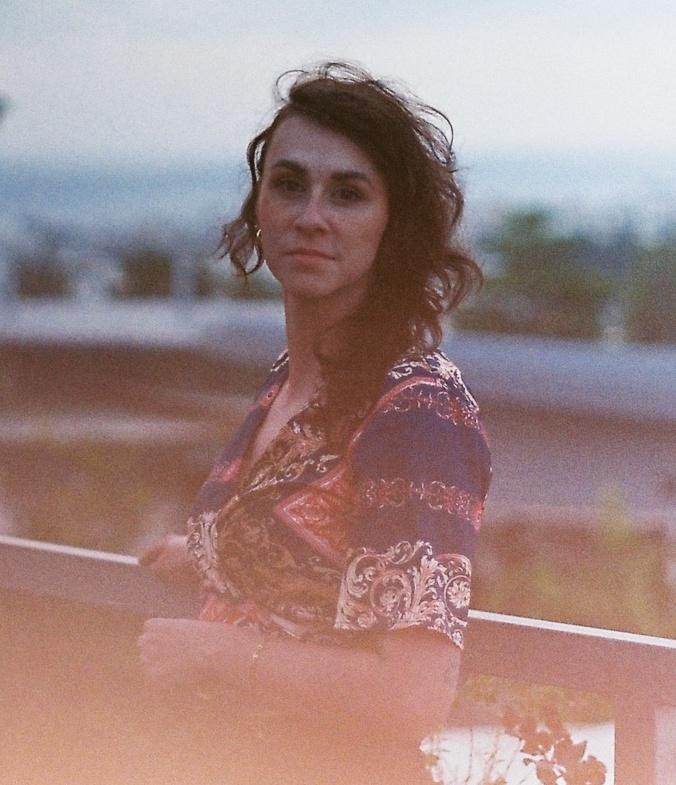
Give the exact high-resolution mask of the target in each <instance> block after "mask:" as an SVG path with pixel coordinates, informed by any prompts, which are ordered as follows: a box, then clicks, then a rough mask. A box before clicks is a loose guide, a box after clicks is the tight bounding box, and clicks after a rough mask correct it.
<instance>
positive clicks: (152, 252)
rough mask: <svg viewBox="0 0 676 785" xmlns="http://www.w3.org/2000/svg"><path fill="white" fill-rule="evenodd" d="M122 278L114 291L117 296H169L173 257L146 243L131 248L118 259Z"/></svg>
mask: <svg viewBox="0 0 676 785" xmlns="http://www.w3.org/2000/svg"><path fill="white" fill-rule="evenodd" d="M120 263H121V266H122V271H123V276H124V277H123V280H122V283H121V284H120V287H119V289H118V290H117V291H116V292H115V294H116V295H117V296H118V297H125V298H126V297H130V298H135V297H143V298H145V297H169V296H170V295H171V282H172V274H171V271H172V265H173V264H174V259H173V257H172V256H171V255H170V254H169V253H168V252H166V251H162V250H160V249H158V248H154V247H151V246H148V245H140V246H138V247H134V248H131V249H129V250H127V251H125V252H124V253H123V254H122V258H121V260H120Z"/></svg>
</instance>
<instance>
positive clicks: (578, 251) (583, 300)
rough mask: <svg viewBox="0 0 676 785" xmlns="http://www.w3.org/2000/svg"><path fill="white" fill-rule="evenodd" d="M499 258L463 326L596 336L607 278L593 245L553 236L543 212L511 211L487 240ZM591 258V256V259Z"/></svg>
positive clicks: (575, 238) (579, 239) (573, 237)
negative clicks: (494, 272)
mask: <svg viewBox="0 0 676 785" xmlns="http://www.w3.org/2000/svg"><path fill="white" fill-rule="evenodd" d="M482 246H483V248H484V249H485V250H487V251H489V252H491V253H493V254H495V255H496V256H497V257H498V259H499V260H500V261H501V262H502V271H501V272H500V274H499V275H498V276H497V277H496V278H493V279H489V281H488V282H487V285H486V287H485V292H484V293H483V295H482V296H480V297H479V298H477V300H476V304H475V306H474V310H468V311H465V312H464V313H462V315H461V317H460V322H461V324H462V325H463V326H466V327H470V328H472V327H474V328H477V329H489V330H496V331H501V332H513V333H536V334H540V335H551V336H561V337H570V338H596V337H598V336H599V334H600V326H599V314H600V311H601V308H602V306H603V303H604V301H605V300H606V298H607V297H608V295H609V293H610V288H611V287H610V282H609V281H608V279H607V278H605V277H604V276H603V275H602V274H601V273H600V272H599V271H598V269H596V268H595V267H594V264H593V259H594V256H595V252H596V250H597V249H596V247H595V246H594V244H593V243H592V242H591V241H590V240H589V239H587V238H585V237H582V236H579V235H564V234H557V233H556V232H555V231H554V229H553V228H552V219H551V216H550V214H549V213H547V212H545V211H528V212H515V213H511V214H509V215H508V216H507V217H506V218H505V220H504V221H503V223H502V225H501V226H500V227H499V228H498V230H497V231H496V232H495V233H494V234H492V235H491V236H489V237H487V238H485V240H484V241H483V243H482ZM590 260H592V261H591V262H590Z"/></svg>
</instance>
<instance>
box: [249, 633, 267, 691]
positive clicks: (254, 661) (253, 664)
mask: <svg viewBox="0 0 676 785" xmlns="http://www.w3.org/2000/svg"><path fill="white" fill-rule="evenodd" d="M264 648H265V638H264V639H263V640H262V641H260V642H259V643H258V645H257V646H256V648H255V649H254V652H253V654H252V655H251V661H250V663H249V686H250V687H251V689H252V690H253V689H255V687H256V681H257V679H256V674H257V672H258V660H259V658H260V656H261V652H262V651H263V649H264Z"/></svg>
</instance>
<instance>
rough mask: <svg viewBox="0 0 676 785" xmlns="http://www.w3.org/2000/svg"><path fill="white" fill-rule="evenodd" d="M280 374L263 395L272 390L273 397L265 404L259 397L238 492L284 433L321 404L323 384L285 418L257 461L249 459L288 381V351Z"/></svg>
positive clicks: (241, 463) (243, 456)
mask: <svg viewBox="0 0 676 785" xmlns="http://www.w3.org/2000/svg"><path fill="white" fill-rule="evenodd" d="M279 371H280V372H281V373H280V376H279V377H278V378H276V379H273V380H272V381H271V383H270V385H269V386H268V390H267V391H266V393H264V394H263V395H269V394H270V392H273V395H272V397H271V398H269V399H268V400H266V401H265V405H263V404H262V403H261V397H259V399H258V402H257V409H256V413H257V414H258V417H256V419H255V421H254V423H253V427H252V429H251V432H250V433H249V434H248V439H247V443H246V446H245V447H244V450H243V451H242V453H241V454H240V466H239V470H238V472H237V478H236V487H237V493H238V494H240V493H243V492H244V491H246V490H247V487H248V485H249V484H250V480H251V477H252V476H253V474H254V470H255V469H256V467H257V466H259V464H260V463H261V461H262V460H263V459H264V458H265V457H266V456H267V455H268V453H269V452H270V451H271V450H272V448H273V447H274V446H275V445H276V444H277V443H278V442H279V440H280V439H281V438H282V435H283V434H284V433H286V432H287V431H288V430H289V429H290V428H291V426H292V424H293V423H294V422H297V421H298V420H299V418H301V417H302V416H303V415H304V414H305V413H306V412H307V411H308V410H309V409H310V408H315V407H317V406H318V404H319V398H320V396H321V389H322V388H321V386H320V387H319V388H318V389H317V390H316V391H315V392H314V394H313V395H312V396H311V397H310V398H309V399H308V401H307V402H306V403H305V405H304V406H303V407H302V408H301V409H299V410H298V411H297V412H294V413H293V414H292V415H291V416H290V417H289V418H288V419H287V420H285V421H284V422H283V423H282V425H281V426H280V427H279V429H278V430H277V432H276V433H275V434H274V436H273V437H272V438H271V439H270V440H269V441H268V443H267V444H266V445H265V448H264V449H263V451H262V452H261V454H260V455H259V456H258V457H257V458H256V460H255V461H250V460H248V456H249V453H250V450H251V447H252V445H253V443H254V442H255V440H256V436H257V435H258V433H259V432H260V429H261V428H262V427H263V425H264V424H265V421H266V419H267V416H268V414H269V412H270V410H271V408H272V407H273V406H274V404H275V401H276V400H277V398H278V397H279V394H280V393H281V391H282V389H283V388H284V385H285V384H286V383H287V381H288V379H289V356H288V353H285V355H284V359H283V363H282V365H281V366H280V367H279Z"/></svg>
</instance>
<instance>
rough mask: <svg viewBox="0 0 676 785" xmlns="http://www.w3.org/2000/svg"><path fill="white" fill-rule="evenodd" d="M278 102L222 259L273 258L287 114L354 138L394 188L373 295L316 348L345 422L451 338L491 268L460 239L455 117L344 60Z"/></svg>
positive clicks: (296, 74) (256, 148)
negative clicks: (266, 172) (269, 159)
mask: <svg viewBox="0 0 676 785" xmlns="http://www.w3.org/2000/svg"><path fill="white" fill-rule="evenodd" d="M289 81H290V85H289V86H288V87H286V86H285V85H287V84H288V83H289ZM275 97H276V99H277V102H278V107H279V108H278V110H277V112H276V114H275V116H274V119H273V120H272V122H271V123H270V124H269V125H268V126H267V127H266V128H265V129H264V130H263V131H261V132H260V133H259V134H258V135H257V136H255V137H254V138H253V139H252V141H251V142H250V143H249V146H248V148H247V162H248V166H249V174H250V177H251V189H250V191H249V193H248V195H247V197H246V199H245V200H244V203H243V205H242V208H241V212H240V214H239V215H238V217H237V218H236V219H235V220H234V221H232V222H230V223H228V224H226V225H225V226H224V228H223V235H222V240H221V245H220V251H221V256H226V255H227V256H229V257H230V260H231V262H232V264H233V265H234V267H235V269H236V271H237V272H238V273H239V274H241V275H243V276H247V275H250V274H251V273H253V272H255V271H256V270H258V269H259V268H260V267H261V265H262V264H263V263H264V259H263V256H262V249H261V245H260V241H259V239H258V237H257V236H256V232H257V225H256V199H257V195H258V184H259V182H260V179H261V175H262V172H263V167H264V166H265V154H266V150H267V148H268V144H269V143H270V140H271V138H272V136H273V134H274V132H275V130H276V129H277V128H278V126H279V125H280V123H282V122H283V121H284V120H285V119H286V118H288V117H290V116H299V117H304V118H307V119H308V120H311V121H312V122H314V123H317V124H318V125H320V126H322V127H324V128H327V129H329V130H331V131H334V132H336V133H339V134H342V135H343V136H345V137H347V138H348V139H349V140H350V141H352V142H354V143H355V144H357V145H358V146H359V147H360V148H361V149H362V150H363V151H364V152H365V153H366V154H367V155H368V157H369V158H370V159H371V161H372V162H373V163H374V165H375V166H376V168H377V169H378V171H379V172H380V174H381V175H382V177H383V178H384V180H385V184H386V186H387V193H388V203H389V220H388V224H387V227H386V228H385V231H384V234H383V238H382V241H381V244H380V248H379V250H378V254H377V257H376V259H375V263H374V268H373V274H372V276H371V279H370V286H369V289H368V290H367V292H366V296H365V297H364V299H363V300H362V302H361V304H360V305H359V307H358V308H357V310H356V311H355V312H354V313H352V314H351V315H350V316H349V317H347V318H346V319H345V320H344V321H343V322H341V323H340V324H339V325H335V326H333V327H332V328H330V330H327V331H325V332H324V333H323V334H322V335H321V336H320V338H319V339H318V340H317V344H316V347H315V351H316V353H317V356H318V359H319V361H320V363H321V366H322V371H323V374H324V379H325V382H326V387H325V401H326V404H327V405H326V407H325V408H326V411H327V413H328V417H329V419H330V420H331V421H332V422H334V423H335V422H337V421H338V420H339V419H340V418H341V416H342V415H343V414H346V413H348V412H356V411H357V410H358V409H360V408H362V407H363V405H364V404H367V403H368V402H369V401H371V400H372V399H373V398H374V397H375V396H376V395H377V393H378V390H379V388H380V387H381V385H382V383H383V380H384V376H385V374H386V372H387V369H388V368H389V367H390V366H391V365H392V363H393V362H395V361H396V360H397V358H398V357H400V356H401V355H402V354H404V353H405V352H407V351H408V350H416V351H429V350H432V349H434V348H436V347H437V346H438V345H439V343H440V341H441V337H442V329H441V323H440V321H441V317H442V315H443V314H444V312H445V311H448V310H450V309H451V308H453V307H455V306H456V305H457V304H458V303H459V302H460V301H461V300H462V299H463V298H464V297H465V295H466V294H467V293H468V292H469V291H470V290H472V289H473V288H474V287H477V286H479V285H480V284H481V282H482V274H481V270H480V268H479V266H478V265H477V263H476V262H475V261H474V259H473V258H472V257H471V255H470V254H469V253H468V251H467V250H466V249H465V248H464V247H463V246H462V244H461V243H460V242H459V240H458V238H457V228H458V224H459V222H460V219H461V215H462V210H463V202H464V200H463V195H462V192H461V190H460V187H459V185H458V182H457V179H456V172H457V168H456V162H455V155H454V154H453V152H452V139H453V128H452V126H451V123H450V121H449V120H448V118H447V117H446V115H445V114H443V113H442V112H440V111H438V110H437V109H434V108H433V107H431V106H428V105H426V104H424V103H423V102H421V101H420V100H419V99H418V98H416V97H415V96H413V95H410V94H408V93H406V92H404V91H403V90H397V89H395V88H394V87H393V86H391V85H390V84H387V83H385V82H383V81H380V80H378V79H375V78H374V77H373V76H371V75H370V74H369V73H368V72H366V71H364V70H363V69H361V68H359V67H357V66H354V65H351V64H347V63H339V62H328V63H323V64H321V65H319V66H317V67H315V68H312V69H309V70H299V71H289V72H286V73H284V74H282V75H281V76H280V77H279V79H278V80H277V82H276V85H275ZM444 128H445V129H446V132H445V131H444ZM336 336H338V338H339V340H335V338H336Z"/></svg>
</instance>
